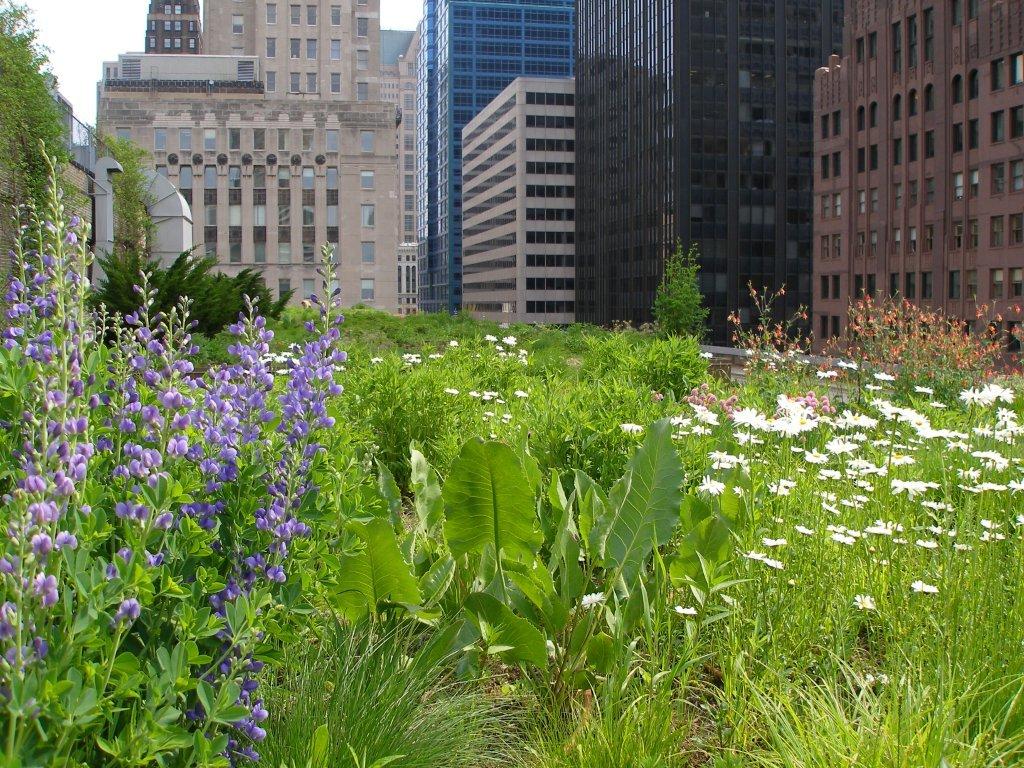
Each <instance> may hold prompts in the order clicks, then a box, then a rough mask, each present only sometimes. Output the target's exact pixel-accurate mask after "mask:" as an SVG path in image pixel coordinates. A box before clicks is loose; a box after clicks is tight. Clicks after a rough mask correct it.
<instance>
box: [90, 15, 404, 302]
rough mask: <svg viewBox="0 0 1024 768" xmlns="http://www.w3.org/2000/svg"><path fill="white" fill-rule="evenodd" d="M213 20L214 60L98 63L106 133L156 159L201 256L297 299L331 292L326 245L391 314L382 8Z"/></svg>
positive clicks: (345, 283) (347, 294)
mask: <svg viewBox="0 0 1024 768" xmlns="http://www.w3.org/2000/svg"><path fill="white" fill-rule="evenodd" d="M296 9H297V10H298V12H297V13H296ZM205 11H206V16H205V21H206V24H205V32H204V34H205V35H206V37H205V39H204V50H205V51H206V54H205V55H199V56H162V55H123V56H121V57H120V58H119V59H118V61H116V62H108V63H107V64H105V65H104V77H103V81H102V82H101V83H100V88H99V109H98V123H99V127H100V130H101V131H102V132H103V133H105V134H116V135H119V136H125V137H128V138H131V139H132V140H133V141H134V142H135V143H137V144H138V145H139V146H141V147H142V148H143V149H144V150H146V151H147V152H148V153H149V154H150V155H151V157H152V161H153V163H154V165H155V167H156V170H157V171H158V172H160V173H162V174H165V175H166V176H167V177H168V178H169V179H170V180H171V181H172V182H173V183H174V184H175V185H176V186H177V187H178V189H179V190H180V191H181V193H182V195H183V196H184V197H185V199H186V201H187V202H188V203H189V204H190V205H191V207H192V218H193V222H194V228H193V233H194V238H195V244H196V246H197V249H198V250H199V251H200V252H203V253H207V254H211V255H216V256H217V258H218V260H219V262H220V267H221V269H223V270H224V271H225V272H228V273H233V272H236V271H238V270H241V269H244V268H253V269H258V270H260V271H261V272H262V273H263V274H264V277H265V279H266V282H267V285H268V287H270V289H271V291H273V292H275V293H279V294H284V293H286V292H288V291H293V292H294V297H295V300H296V301H299V300H302V299H304V298H306V297H308V296H309V295H310V294H311V293H313V292H321V291H322V289H321V286H320V285H319V279H318V277H317V275H316V270H317V267H318V265H319V263H320V254H319V251H320V248H321V246H322V245H324V244H332V245H334V246H335V248H336V251H337V255H338V260H339V267H338V274H337V281H338V284H339V286H340V288H341V292H342V300H343V302H344V303H345V304H348V305H353V304H359V303H362V304H367V305H370V306H375V307H378V308H380V309H382V310H385V311H389V312H397V311H398V309H399V302H398V269H397V265H398V245H399V243H400V242H401V240H400V237H399V227H400V221H399V218H398V217H399V213H398V208H399V201H398V189H399V180H398V162H399V161H398V153H397V130H396V125H397V123H396V112H395V108H394V106H392V105H391V104H389V103H386V102H384V101H382V100H381V98H380V58H379V56H380V29H379V0H365V2H364V1H363V0H348V2H347V3H344V4H338V3H336V2H333V3H332V2H312V1H311V2H308V3H305V4H303V5H301V6H299V5H294V6H293V5H291V4H287V5H286V4H278V3H268V2H264V1H263V0H243V1H242V2H239V1H238V0H207V3H206V6H205ZM271 41H274V42H271ZM296 41H298V49H297V53H298V54H299V55H298V56H295V55H293V54H294V53H295V52H296V46H295V44H294V43H295V42H296ZM211 54H212V55H211ZM272 73H273V75H274V77H273V78H271V74H272ZM272 79H273V80H274V81H275V82H273V83H272V82H271V80H272ZM271 86H273V88H271ZM292 86H295V87H292Z"/></svg>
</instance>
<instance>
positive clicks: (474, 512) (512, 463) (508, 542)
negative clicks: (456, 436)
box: [444, 440, 540, 561]
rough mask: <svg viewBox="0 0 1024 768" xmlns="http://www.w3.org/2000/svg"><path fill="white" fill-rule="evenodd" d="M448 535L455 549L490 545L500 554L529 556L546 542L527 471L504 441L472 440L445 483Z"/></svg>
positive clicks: (459, 552) (455, 552) (479, 549)
mask: <svg viewBox="0 0 1024 768" xmlns="http://www.w3.org/2000/svg"><path fill="white" fill-rule="evenodd" d="M444 504H445V508H446V509H447V510H448V511H447V516H446V518H445V528H444V532H445V536H446V537H447V539H448V546H449V548H450V549H451V552H452V555H454V556H455V557H460V556H461V555H464V554H467V553H469V552H473V553H475V554H482V553H483V552H484V550H485V549H488V548H489V549H490V550H491V551H492V552H493V553H494V556H495V558H496V559H497V560H499V561H500V560H501V559H502V558H505V557H508V558H512V559H515V560H520V561H523V560H529V559H531V558H532V557H533V556H534V555H535V554H536V552H537V549H538V547H539V546H540V532H539V531H538V530H537V527H536V506H535V502H534V496H533V493H532V492H531V489H530V481H529V479H528V478H527V476H526V471H525V470H524V469H523V466H522V464H521V463H520V461H519V460H518V459H517V458H516V455H515V454H514V453H513V452H512V449H510V448H509V447H508V446H506V445H502V444H501V443H485V442H484V441H482V440H471V441H470V442H468V443H466V446H465V447H464V448H463V449H462V453H461V454H459V457H458V458H457V459H456V460H455V463H454V464H453V465H452V469H451V474H450V475H449V477H448V481H447V482H446V483H445V486H444Z"/></svg>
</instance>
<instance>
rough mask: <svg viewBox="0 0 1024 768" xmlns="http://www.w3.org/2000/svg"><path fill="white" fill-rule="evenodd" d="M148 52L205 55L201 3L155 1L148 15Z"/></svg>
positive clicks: (191, 0) (177, 0) (145, 49)
mask: <svg viewBox="0 0 1024 768" xmlns="http://www.w3.org/2000/svg"><path fill="white" fill-rule="evenodd" d="M143 50H144V51H145V52H146V53H166V54H175V53H192V54H195V53H202V51H203V27H202V23H201V21H200V18H199V0H175V2H171V3H165V2H162V1H161V0H153V1H152V2H151V3H150V4H149V13H148V14H147V15H146V44H145V46H143Z"/></svg>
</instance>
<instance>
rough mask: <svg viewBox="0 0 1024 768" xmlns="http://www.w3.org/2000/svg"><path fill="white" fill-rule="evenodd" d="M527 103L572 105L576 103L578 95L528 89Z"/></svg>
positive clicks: (553, 105)
mask: <svg viewBox="0 0 1024 768" xmlns="http://www.w3.org/2000/svg"><path fill="white" fill-rule="evenodd" d="M526 103H527V104H543V105H545V106H548V107H572V106H575V104H576V97H575V95H573V94H571V93H538V92H536V91H527V92H526Z"/></svg>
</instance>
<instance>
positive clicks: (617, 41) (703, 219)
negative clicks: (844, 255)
mask: <svg viewBox="0 0 1024 768" xmlns="http://www.w3.org/2000/svg"><path fill="white" fill-rule="evenodd" d="M576 18H577V61H576V89H577V96H576V104H577V107H576V109H577V114H576V126H577V128H576V131H577V134H576V138H577V143H576V151H577V156H576V205H577V214H576V228H577V235H576V243H577V245H576V249H577V254H576V265H577V266H576V273H577V274H576V314H577V317H578V318H579V319H580V320H584V321H589V322H597V323H610V322H612V321H615V320H629V321H633V322H644V321H648V320H650V319H651V307H652V305H653V302H654V297H655V294H656V292H657V288H658V285H659V283H660V281H661V275H662V271H663V267H664V260H665V256H666V255H667V253H668V252H669V251H671V249H672V248H674V247H675V244H676V243H677V242H679V243H682V244H683V245H684V246H687V245H689V244H691V243H692V244H696V245H697V246H699V248H700V252H701V276H700V281H701V290H702V292H703V293H704V296H705V305H706V306H707V307H709V308H710V310H711V312H710V316H709V323H710V326H711V339H712V340H713V341H715V342H720V343H721V342H726V341H728V339H729V329H728V324H727V317H728V315H729V313H730V312H731V311H734V310H738V311H739V313H740V316H741V317H743V318H744V319H748V318H750V302H749V297H748V293H747V285H748V283H752V284H754V285H755V286H758V287H761V286H767V287H770V288H773V289H778V288H780V287H782V286H783V285H785V286H786V296H785V299H784V300H783V301H782V302H781V304H780V305H779V306H778V307H777V310H778V311H779V313H780V314H781V313H787V314H788V313H791V312H793V311H795V310H796V308H797V307H798V306H800V305H807V304H809V303H810V298H811V250H812V239H811V238H812V221H813V210H814V207H813V206H814V198H813V194H812V189H811V184H812V179H813V143H814V142H813V116H814V107H813V85H814V72H815V70H816V69H817V68H818V67H820V66H823V65H824V64H825V63H826V62H827V60H828V56H829V55H830V54H831V53H833V52H837V51H838V50H839V49H840V47H841V42H842V19H843V0H579V1H578V4H577V13H576Z"/></svg>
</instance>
